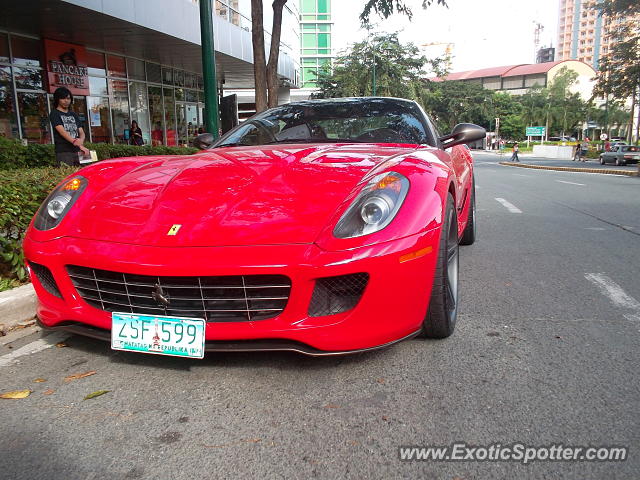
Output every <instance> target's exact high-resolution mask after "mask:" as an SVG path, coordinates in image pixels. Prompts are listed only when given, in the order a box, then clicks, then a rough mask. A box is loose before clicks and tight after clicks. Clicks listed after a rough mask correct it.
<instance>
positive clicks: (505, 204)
mask: <svg viewBox="0 0 640 480" xmlns="http://www.w3.org/2000/svg"><path fill="white" fill-rule="evenodd" d="M496 201H497V202H498V203H501V204H502V206H503V207H505V208H506V209H507V210H509V211H510V212H511V213H522V210H520V209H519V208H518V207H516V206H515V205H514V204H512V203H509V202H507V201H506V200H505V199H504V198H496Z"/></svg>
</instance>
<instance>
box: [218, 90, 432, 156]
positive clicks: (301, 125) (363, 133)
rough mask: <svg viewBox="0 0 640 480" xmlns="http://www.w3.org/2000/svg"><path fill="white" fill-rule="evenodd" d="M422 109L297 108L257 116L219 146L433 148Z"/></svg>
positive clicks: (403, 105)
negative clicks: (426, 145) (392, 145)
mask: <svg viewBox="0 0 640 480" xmlns="http://www.w3.org/2000/svg"><path fill="white" fill-rule="evenodd" d="M428 131H429V129H428V127H427V124H426V120H425V118H424V114H423V113H422V111H421V110H420V108H419V107H418V106H417V105H416V104H415V103H413V102H408V101H403V100H395V99H341V100H321V101H308V102H298V103H292V104H288V105H283V106H281V107H276V108H272V109H270V110H266V111H265V112H262V113H259V114H257V115H254V116H253V117H251V118H250V119H249V120H247V121H246V122H244V123H243V124H242V125H240V126H238V127H236V128H235V129H233V130H231V131H230V132H229V133H227V134H226V135H225V136H223V137H222V138H221V139H220V140H219V141H218V142H217V143H216V144H215V145H213V147H214V148H216V147H227V146H237V145H269V144H275V143H323V142H326V143H331V142H359V143H410V144H424V143H432V140H431V138H430V136H429V135H428V133H427V132H428Z"/></svg>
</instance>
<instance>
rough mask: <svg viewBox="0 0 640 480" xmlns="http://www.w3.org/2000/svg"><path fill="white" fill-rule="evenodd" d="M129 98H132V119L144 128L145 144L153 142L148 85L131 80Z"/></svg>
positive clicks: (141, 128)
mask: <svg viewBox="0 0 640 480" xmlns="http://www.w3.org/2000/svg"><path fill="white" fill-rule="evenodd" d="M129 98H130V99H131V117H132V118H131V120H132V121H133V120H135V121H136V122H138V126H139V127H140V130H142V138H143V139H144V143H145V145H149V144H150V143H151V136H150V135H151V128H150V126H149V104H148V102H147V87H146V85H145V84H144V83H138V82H129Z"/></svg>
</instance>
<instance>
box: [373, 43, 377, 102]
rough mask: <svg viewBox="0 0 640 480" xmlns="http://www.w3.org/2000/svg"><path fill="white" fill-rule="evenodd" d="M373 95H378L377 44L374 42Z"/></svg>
mask: <svg viewBox="0 0 640 480" xmlns="http://www.w3.org/2000/svg"><path fill="white" fill-rule="evenodd" d="M373 96H374V97H375V96H376V44H375V42H374V43H373Z"/></svg>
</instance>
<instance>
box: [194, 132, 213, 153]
mask: <svg viewBox="0 0 640 480" xmlns="http://www.w3.org/2000/svg"><path fill="white" fill-rule="evenodd" d="M215 141H216V139H215V138H213V134H212V133H201V134H200V135H198V136H197V137H196V138H195V139H194V140H193V146H194V147H196V148H199V149H200V150H207V149H208V148H211V145H213V144H214V143H215Z"/></svg>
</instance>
